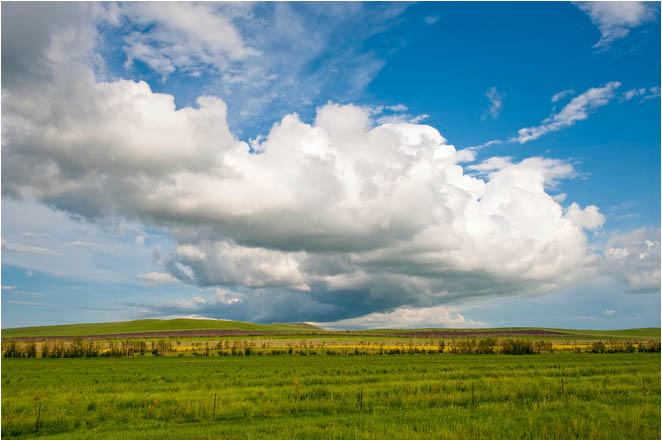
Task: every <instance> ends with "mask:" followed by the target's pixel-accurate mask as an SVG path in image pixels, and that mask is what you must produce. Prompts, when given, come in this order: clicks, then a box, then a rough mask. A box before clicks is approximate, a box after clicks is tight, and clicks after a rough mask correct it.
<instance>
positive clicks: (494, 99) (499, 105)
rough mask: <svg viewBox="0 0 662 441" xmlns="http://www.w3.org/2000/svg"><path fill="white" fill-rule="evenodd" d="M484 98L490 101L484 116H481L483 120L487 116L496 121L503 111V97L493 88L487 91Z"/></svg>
mask: <svg viewBox="0 0 662 441" xmlns="http://www.w3.org/2000/svg"><path fill="white" fill-rule="evenodd" d="M485 96H486V97H487V99H488V100H489V101H490V107H489V108H488V109H487V110H486V114H484V115H483V118H485V117H486V116H487V115H489V116H490V117H491V118H492V119H497V118H498V117H499V114H500V113H501V110H502V109H503V99H504V98H505V95H503V94H501V93H499V91H498V90H497V88H496V87H494V86H493V87H490V88H489V89H487V93H485Z"/></svg>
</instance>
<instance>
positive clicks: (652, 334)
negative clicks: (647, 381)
mask: <svg viewBox="0 0 662 441" xmlns="http://www.w3.org/2000/svg"><path fill="white" fill-rule="evenodd" d="M527 330H531V331H553V332H560V333H563V334H568V335H571V336H576V337H588V338H595V337H601V338H660V334H661V329H660V328H634V329H616V330H590V329H560V328H535V327H512V328H419V329H391V328H388V329H386V328H385V329H371V330H366V331H365V332H366V333H408V334H409V333H418V332H421V333H424V332H457V333H458V335H461V334H463V333H466V334H469V333H473V332H476V331H480V332H490V331H499V332H500V331H527Z"/></svg>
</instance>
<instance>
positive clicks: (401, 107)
mask: <svg viewBox="0 0 662 441" xmlns="http://www.w3.org/2000/svg"><path fill="white" fill-rule="evenodd" d="M385 109H386V110H390V111H391V112H406V111H407V109H408V107H407V106H405V105H404V104H396V105H394V106H386V107H385Z"/></svg>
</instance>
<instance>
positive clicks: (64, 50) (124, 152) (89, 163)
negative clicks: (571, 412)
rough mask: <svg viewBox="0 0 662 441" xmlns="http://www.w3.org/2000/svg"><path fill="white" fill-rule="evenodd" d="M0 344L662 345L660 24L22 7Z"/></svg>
mask: <svg viewBox="0 0 662 441" xmlns="http://www.w3.org/2000/svg"><path fill="white" fill-rule="evenodd" d="M1 210H2V327H3V328H9V327H19V326H37V325H55V324H65V323H87V322H105V321H120V320H133V319H139V318H173V317H192V318H209V319H225V320H242V321H252V322H260V323H270V322H309V323H314V324H317V325H319V326H323V327H325V328H339V329H348V328H353V329H362V328H377V327H409V328H411V327H456V328H457V327H506V326H544V327H559V328H575V329H623V328H634V327H659V326H660V4H659V3H656V2H627V3H621V2H609V3H600V2H592V3H569V2H568V3H565V2H541V3H524V2H512V3H498V2H489V3H463V2H457V3H456V2H439V3H436V2H435V3H427V2H423V3H340V2H334V3H248V2H243V3H211V2H205V3H178V2H175V3H151V2H150V3H113V2H107V3H13V2H3V3H2V206H1Z"/></svg>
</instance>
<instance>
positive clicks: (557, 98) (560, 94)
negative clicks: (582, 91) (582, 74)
mask: <svg viewBox="0 0 662 441" xmlns="http://www.w3.org/2000/svg"><path fill="white" fill-rule="evenodd" d="M574 94H575V90H574V89H566V90H562V91H561V92H558V93H555V94H554V95H553V96H552V102H553V103H555V102H557V101H561V100H562V99H563V98H565V97H567V96H570V95H574Z"/></svg>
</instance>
